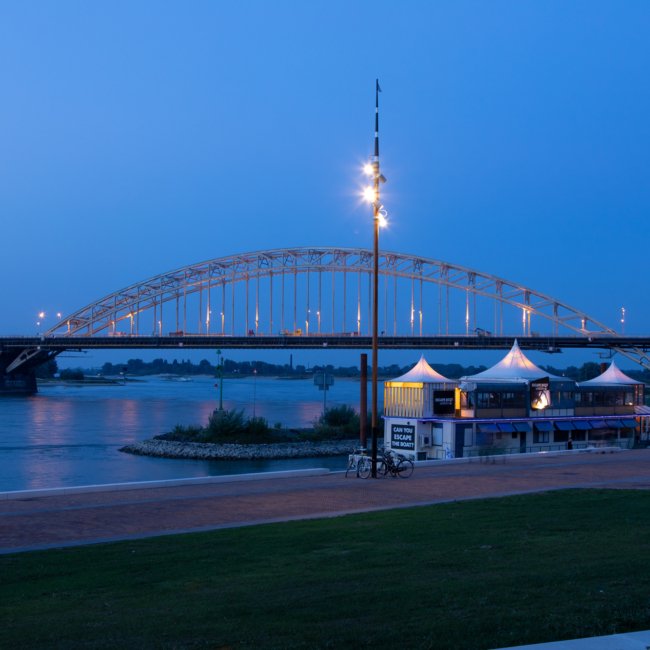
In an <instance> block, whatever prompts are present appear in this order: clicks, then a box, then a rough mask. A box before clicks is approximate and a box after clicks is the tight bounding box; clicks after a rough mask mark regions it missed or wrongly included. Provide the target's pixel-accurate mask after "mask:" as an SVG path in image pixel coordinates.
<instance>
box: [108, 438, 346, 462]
mask: <svg viewBox="0 0 650 650" xmlns="http://www.w3.org/2000/svg"><path fill="white" fill-rule="evenodd" d="M358 444H359V441H358V440H336V441H328V442H281V443H272V444H266V445H263V444H262V445H237V444H212V443H203V442H175V441H172V440H143V441H142V442H136V443H133V444H131V445H126V446H125V447H122V448H120V451H123V452H126V453H128V454H136V455H138V456H156V457H159V458H193V459H196V460H257V459H276V458H277V459H281V458H318V457H319V456H344V455H347V454H349V453H351V451H352V450H353V449H354V448H355V447H356V446H358Z"/></svg>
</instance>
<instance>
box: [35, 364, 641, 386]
mask: <svg viewBox="0 0 650 650" xmlns="http://www.w3.org/2000/svg"><path fill="white" fill-rule="evenodd" d="M433 365H434V367H435V369H436V370H437V371H438V372H439V373H440V374H441V375H444V376H445V377H448V378H449V379H458V378H459V377H464V376H467V375H475V374H476V373H478V372H482V371H483V370H485V366H462V365H460V364H458V363H446V364H445V363H440V364H438V363H434V364H433ZM607 365H608V364H607V363H605V364H599V363H594V362H593V361H589V362H587V363H583V364H582V365H581V366H569V367H568V368H564V369H562V368H555V367H553V366H542V369H544V370H546V371H547V372H548V373H549V374H552V375H558V376H560V377H568V378H569V379H573V380H574V381H587V380H588V379H593V378H594V377H597V376H598V375H599V374H600V373H601V372H603V370H604V369H605V368H606V367H607ZM411 368H412V364H409V365H407V366H399V365H397V364H391V365H389V366H380V367H379V369H378V373H379V375H380V376H381V377H382V379H388V378H395V377H399V376H400V375H403V374H404V373H406V372H408V371H409V370H410V369H411ZM320 372H327V373H329V374H332V375H335V376H336V377H359V374H360V370H359V368H358V367H357V366H333V365H331V364H327V365H316V366H312V367H311V368H308V367H306V366H304V365H302V364H298V365H296V366H293V365H291V364H288V363H286V364H274V363H267V362H266V361H232V360H231V359H224V360H223V374H224V375H225V376H236V375H239V376H250V375H253V374H257V375H259V376H263V377H278V376H279V377H303V376H307V375H310V376H311V375H313V374H317V373H320ZM368 372H370V370H369V371H368ZM57 373H58V366H57V363H56V360H54V359H52V360H51V361H48V362H47V363H45V364H43V365H42V366H40V367H39V368H38V369H37V375H36V376H37V377H39V378H41V379H44V378H51V377H54V376H56V374H57ZM97 373H98V371H97V369H94V370H88V369H82V368H71V369H67V370H63V371H62V372H61V373H60V376H61V378H62V379H63V378H66V377H67V378H71V377H72V375H74V378H82V377H83V376H88V375H96V374H97ZM217 373H218V367H217V365H216V364H213V363H210V362H209V361H208V360H207V359H202V360H201V361H199V362H198V363H194V362H192V361H189V360H185V361H183V360H181V361H179V360H177V359H174V360H172V361H168V360H167V359H154V360H153V361H143V360H142V359H129V360H128V361H127V362H126V363H105V364H104V365H103V366H102V367H101V368H100V369H99V374H101V375H104V376H105V377H116V376H123V375H128V376H131V377H142V376H146V375H181V376H186V375H212V376H214V375H216V374H217ZM625 374H627V375H629V376H630V377H632V378H633V379H636V380H637V381H643V382H645V383H650V371H648V370H645V369H639V370H626V371H625ZM64 375H65V376H64Z"/></svg>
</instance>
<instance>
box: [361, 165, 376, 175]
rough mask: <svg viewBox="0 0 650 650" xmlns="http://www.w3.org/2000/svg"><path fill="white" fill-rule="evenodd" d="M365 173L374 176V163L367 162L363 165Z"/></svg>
mask: <svg viewBox="0 0 650 650" xmlns="http://www.w3.org/2000/svg"><path fill="white" fill-rule="evenodd" d="M363 173H364V174H365V175H366V176H372V175H373V174H374V173H375V170H374V168H373V166H372V163H366V164H365V165H364V166H363Z"/></svg>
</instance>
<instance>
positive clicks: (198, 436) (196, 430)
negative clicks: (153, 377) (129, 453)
mask: <svg viewBox="0 0 650 650" xmlns="http://www.w3.org/2000/svg"><path fill="white" fill-rule="evenodd" d="M155 438H156V439H158V440H175V441H178V442H211V443H237V444H267V443H272V442H286V441H288V440H295V439H296V436H295V434H294V435H291V434H290V432H288V431H285V430H283V429H281V428H279V427H277V425H276V427H275V428H271V427H270V426H269V423H268V422H267V421H266V419H265V418H262V417H252V418H247V417H246V416H245V415H244V411H243V410H237V409H233V410H230V411H228V410H223V411H219V410H216V411H214V413H213V414H212V415H211V416H210V419H209V420H208V424H207V426H205V427H200V426H196V425H194V426H192V425H190V426H183V425H180V424H178V425H176V426H175V427H174V429H173V430H172V431H170V432H169V433H164V434H162V435H159V436H155Z"/></svg>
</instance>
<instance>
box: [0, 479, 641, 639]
mask: <svg viewBox="0 0 650 650" xmlns="http://www.w3.org/2000/svg"><path fill="white" fill-rule="evenodd" d="M649 514H650V493H648V492H642V491H614V490H611V491H606V490H575V491H564V492H551V493H546V494H539V495H528V496H515V497H508V498H503V499H490V500H482V501H467V502H462V503H453V504H446V505H436V506H432V507H420V508H411V509H404V510H392V511H386V512H378V513H369V514H364V515H355V516H346V517H339V518H335V519H324V520H314V521H303V522H291V523H285V524H272V525H263V526H255V527H250V528H240V529H230V530H222V531H216V532H213V533H202V534H190V535H178V536H170V537H160V538H155V539H148V540H140V541H135V542H120V543H114V544H104V545H97V546H87V547H76V548H70V549H61V550H54V551H46V552H32V553H23V554H17V555H9V556H2V557H0V565H1V575H2V580H1V584H0V620H2V622H3V624H2V626H0V647H7V648H9V647H16V648H36V647H38V648H43V647H47V648H66V649H70V648H143V647H146V648H204V647H206V648H208V647H209V648H239V647H241V648H246V647H250V648H253V647H254V648H342V647H355V648H357V647H367V646H377V645H387V646H388V647H408V648H436V649H444V648H454V649H459V648H468V649H472V650H480V649H481V648H495V647H502V646H509V645H517V644H524V643H540V642H544V641H553V640H559V639H567V638H576V637H582V636H594V635H602V634H614V633H620V632H625V631H632V630H640V629H647V628H650V568H649V567H650V563H649V562H648V555H649V552H650V517H649V516H648V515H649Z"/></svg>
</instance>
